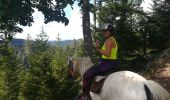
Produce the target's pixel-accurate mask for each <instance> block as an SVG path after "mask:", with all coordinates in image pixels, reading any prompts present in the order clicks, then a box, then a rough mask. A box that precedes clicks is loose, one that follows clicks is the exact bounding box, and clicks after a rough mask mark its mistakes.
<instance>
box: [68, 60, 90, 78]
mask: <svg viewBox="0 0 170 100" xmlns="http://www.w3.org/2000/svg"><path fill="white" fill-rule="evenodd" d="M92 65H93V64H92V62H91V60H90V58H89V57H82V58H69V59H68V76H69V77H70V78H73V77H75V76H77V73H78V74H81V76H82V75H83V74H84V72H85V71H86V70H87V69H88V68H89V67H91V66H92Z"/></svg>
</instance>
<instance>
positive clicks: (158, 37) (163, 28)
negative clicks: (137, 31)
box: [148, 0, 170, 51]
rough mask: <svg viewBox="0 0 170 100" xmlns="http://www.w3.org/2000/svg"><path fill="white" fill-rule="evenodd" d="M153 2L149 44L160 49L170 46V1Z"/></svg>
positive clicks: (156, 0)
mask: <svg viewBox="0 0 170 100" xmlns="http://www.w3.org/2000/svg"><path fill="white" fill-rule="evenodd" d="M153 2H154V5H153V6H152V7H153V13H152V16H151V19H150V20H149V23H148V24H149V29H150V30H149V31H150V32H151V34H150V37H149V43H150V45H149V46H150V48H152V49H156V50H158V51H159V50H164V49H166V48H169V47H170V39H169V38H170V28H169V26H170V1H169V0H163V1H162V0H154V1H153ZM160 44H161V45H160Z"/></svg>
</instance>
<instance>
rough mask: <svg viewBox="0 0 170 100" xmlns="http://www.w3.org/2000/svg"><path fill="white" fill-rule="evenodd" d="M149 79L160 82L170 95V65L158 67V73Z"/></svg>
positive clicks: (165, 64)
mask: <svg viewBox="0 0 170 100" xmlns="http://www.w3.org/2000/svg"><path fill="white" fill-rule="evenodd" d="M149 79H152V80H154V81H156V82H158V83H159V84H160V85H161V86H163V87H164V88H165V89H166V90H167V91H168V92H169V93H170V63H164V64H163V66H160V67H158V68H157V69H156V71H155V72H154V73H153V74H151V75H150V76H149Z"/></svg>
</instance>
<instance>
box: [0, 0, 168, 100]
mask: <svg viewBox="0 0 170 100" xmlns="http://www.w3.org/2000/svg"><path fill="white" fill-rule="evenodd" d="M75 2H78V6H80V7H81V12H82V28H83V32H82V34H83V36H84V38H83V39H80V40H73V43H72V44H69V45H65V46H63V45H61V44H62V41H61V40H60V37H58V38H57V39H56V41H55V44H54V45H50V44H49V42H48V41H49V40H48V36H47V34H46V33H45V32H44V30H43V28H42V30H41V32H40V33H39V35H38V36H37V39H36V40H34V41H33V40H31V38H30V37H29V36H28V37H27V39H26V41H25V42H24V46H22V47H18V48H17V47H14V46H13V45H11V41H12V40H13V37H14V36H15V34H16V33H21V32H22V31H23V29H22V28H21V27H20V26H19V25H22V26H31V25H32V23H33V22H34V20H33V16H32V14H33V12H34V9H38V11H40V12H42V13H43V15H44V18H45V19H44V23H49V22H52V21H57V22H62V23H63V24H65V25H68V24H69V19H68V18H67V17H66V13H65V11H64V8H65V7H67V6H68V5H70V6H72V5H73V4H74V3H75ZM142 2H144V0H91V1H89V0H0V40H1V41H0V100H70V98H71V99H73V98H74V97H75V96H76V95H77V94H79V92H80V90H81V84H80V82H81V80H80V79H78V80H71V79H69V78H68V75H67V71H68V58H69V57H84V56H89V57H90V58H91V59H92V61H93V62H96V61H97V60H98V58H99V57H100V55H99V54H98V53H97V51H96V50H95V48H94V45H93V42H94V40H95V39H99V40H100V41H101V45H102V43H103V37H102V36H101V35H100V33H101V31H100V27H101V26H102V25H103V24H104V23H112V24H113V25H114V28H115V38H116V40H117V42H118V48H119V49H118V58H119V60H120V62H121V63H120V66H121V69H125V70H131V71H134V72H138V73H145V72H147V73H149V71H150V70H151V69H152V66H148V64H149V63H151V62H152V61H154V60H155V59H157V58H159V57H160V55H161V54H162V53H163V51H164V50H167V49H169V48H170V28H169V26H170V1H169V0H153V5H151V8H150V9H151V11H150V12H148V11H144V10H143V8H142V7H141V4H142ZM73 9H74V8H73ZM16 12H17V13H16ZM90 13H92V14H93V15H94V22H93V23H94V24H91V22H90ZM149 65H150V64H149Z"/></svg>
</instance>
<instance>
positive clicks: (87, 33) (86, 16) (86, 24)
mask: <svg viewBox="0 0 170 100" xmlns="http://www.w3.org/2000/svg"><path fill="white" fill-rule="evenodd" d="M89 11H90V7H89V0H83V6H82V13H83V20H82V21H83V22H82V23H83V36H84V46H85V53H86V55H87V56H89V57H90V58H91V60H92V61H93V46H92V36H91V30H90V13H89Z"/></svg>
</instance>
